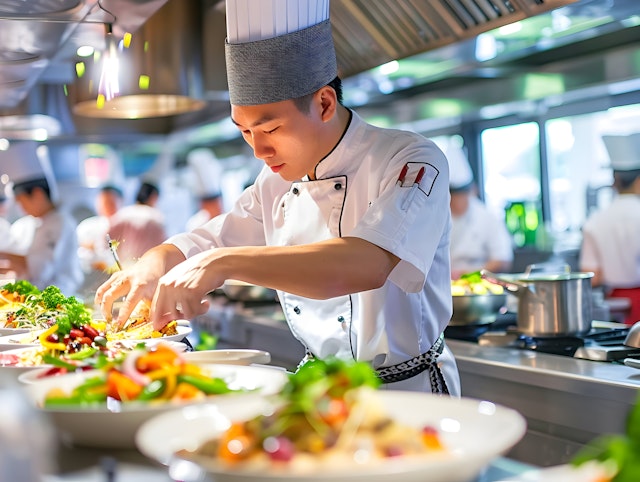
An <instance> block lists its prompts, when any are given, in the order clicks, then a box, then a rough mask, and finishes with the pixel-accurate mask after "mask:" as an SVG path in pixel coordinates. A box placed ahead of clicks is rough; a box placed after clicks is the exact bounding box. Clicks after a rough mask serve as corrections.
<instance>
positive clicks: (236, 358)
mask: <svg viewBox="0 0 640 482" xmlns="http://www.w3.org/2000/svg"><path fill="white" fill-rule="evenodd" d="M182 357H183V358H184V359H185V360H187V361H189V362H191V363H224V364H226V365H251V364H252V363H256V364H258V365H266V364H268V363H270V362H271V354H270V353H269V352H268V351H263V350H250V349H246V350H245V349H241V348H238V349H231V350H201V351H190V352H186V353H183V354H182Z"/></svg>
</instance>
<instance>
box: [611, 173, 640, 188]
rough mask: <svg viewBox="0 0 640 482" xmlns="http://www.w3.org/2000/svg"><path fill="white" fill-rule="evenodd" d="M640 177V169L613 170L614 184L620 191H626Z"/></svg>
mask: <svg viewBox="0 0 640 482" xmlns="http://www.w3.org/2000/svg"><path fill="white" fill-rule="evenodd" d="M638 177H640V169H632V170H629V171H613V185H614V186H615V188H616V189H617V190H618V191H624V190H626V189H629V188H630V187H631V185H632V184H633V183H634V182H635V180H636V179H637V178H638Z"/></svg>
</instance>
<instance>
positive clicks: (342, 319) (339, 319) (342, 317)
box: [338, 315, 344, 323]
mask: <svg viewBox="0 0 640 482" xmlns="http://www.w3.org/2000/svg"><path fill="white" fill-rule="evenodd" d="M338 321H339V322H340V323H344V316H342V315H340V316H338Z"/></svg>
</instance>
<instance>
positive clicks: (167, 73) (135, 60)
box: [68, 0, 205, 119]
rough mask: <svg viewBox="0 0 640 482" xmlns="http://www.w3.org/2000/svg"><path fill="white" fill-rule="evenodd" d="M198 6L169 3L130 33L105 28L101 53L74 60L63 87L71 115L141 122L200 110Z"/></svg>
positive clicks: (200, 61)
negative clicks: (73, 74)
mask: <svg viewBox="0 0 640 482" xmlns="http://www.w3.org/2000/svg"><path fill="white" fill-rule="evenodd" d="M199 4H200V2H183V1H173V0H171V1H169V2H167V3H166V4H165V5H164V6H163V7H161V8H160V9H159V10H158V11H157V12H156V13H155V14H154V15H153V16H151V18H149V20H148V21H147V22H146V23H145V24H144V25H143V26H142V27H141V28H140V29H138V31H136V32H133V33H125V32H122V33H121V34H118V31H117V19H116V20H114V22H113V23H112V24H106V25H105V32H106V34H105V48H104V50H103V51H102V52H100V53H98V54H97V55H94V57H93V58H92V59H89V60H88V61H85V62H80V61H79V62H78V64H77V68H76V74H77V79H76V81H75V82H74V84H73V85H69V86H68V97H69V99H70V101H71V102H72V110H73V113H74V114H75V115H77V116H84V117H95V118H108V119H146V118H153V117H167V116H175V115H178V114H184V113H188V112H194V111H197V110H200V109H202V108H204V107H205V102H204V100H202V97H203V94H202V92H203V88H202V60H201V51H202V46H201V45H200V43H201V21H202V12H201V7H200V6H199Z"/></svg>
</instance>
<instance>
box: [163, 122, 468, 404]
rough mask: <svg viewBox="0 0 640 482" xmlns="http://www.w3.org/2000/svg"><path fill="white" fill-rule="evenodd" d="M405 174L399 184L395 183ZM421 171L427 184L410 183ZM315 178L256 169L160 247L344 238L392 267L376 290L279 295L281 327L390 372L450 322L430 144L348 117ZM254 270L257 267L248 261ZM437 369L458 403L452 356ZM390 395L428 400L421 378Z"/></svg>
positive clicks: (439, 182) (193, 250) (438, 167)
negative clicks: (229, 196)
mask: <svg viewBox="0 0 640 482" xmlns="http://www.w3.org/2000/svg"><path fill="white" fill-rule="evenodd" d="M405 165H408V170H407V174H406V178H405V182H404V183H403V184H402V185H401V183H400V182H398V177H399V175H400V173H401V171H402V168H403V166H405ZM421 168H424V175H423V177H422V180H421V182H420V184H419V186H418V185H416V186H415V187H412V184H413V182H414V180H415V178H416V176H417V174H418V172H419V170H420V169H421ZM315 176H316V180H315V181H310V180H308V178H306V177H305V179H303V180H301V181H298V182H289V181H285V180H284V179H282V178H281V177H280V176H278V175H277V174H274V173H272V172H271V171H270V170H269V169H268V168H264V169H263V170H262V171H261V173H260V174H259V176H258V177H257V179H256V181H255V183H254V184H253V185H252V186H251V187H249V188H248V189H247V190H245V191H244V193H243V194H242V195H241V196H240V198H239V199H238V201H237V202H236V204H235V205H234V207H233V209H232V210H231V211H230V212H228V213H225V214H223V215H221V216H218V217H216V218H214V219H213V220H211V221H209V222H208V223H207V224H205V225H204V226H202V227H201V228H198V229H195V230H194V231H192V232H190V233H185V234H180V235H177V236H174V237H171V238H170V239H169V240H167V242H168V243H172V244H174V245H175V246H177V247H178V248H179V249H180V250H181V251H182V252H183V253H184V254H185V256H187V257H189V256H193V255H195V254H197V253H199V252H201V251H203V250H206V249H209V248H211V247H215V246H244V245H252V246H256V245H271V246H273V245H275V246H290V245H299V244H305V243H311V242H317V241H321V240H324V239H329V238H335V237H342V236H351V237H359V238H362V239H365V240H367V241H369V242H371V243H373V244H376V245H377V246H380V247H381V248H384V249H386V250H388V251H390V252H391V253H393V254H394V255H396V256H398V257H399V258H400V260H401V261H400V263H399V264H398V265H397V266H396V267H395V269H394V270H393V271H392V272H391V274H390V276H389V278H388V280H387V281H386V283H385V284H384V286H382V287H381V288H378V289H375V290H370V291H365V292H362V293H354V294H351V295H346V296H341V297H337V298H332V299H330V300H311V299H307V298H303V297H299V296H294V295H291V294H289V293H284V292H278V297H279V300H280V302H281V304H282V306H283V311H284V313H285V316H286V318H287V322H288V324H289V327H290V329H291V331H292V333H293V334H294V336H296V337H297V338H298V339H299V340H300V341H301V342H302V343H303V345H304V346H305V347H306V348H307V350H308V351H309V352H310V353H312V354H313V355H315V356H317V357H320V358H324V357H327V356H330V355H336V356H339V357H343V358H355V359H358V360H365V361H369V362H371V363H372V365H373V366H374V368H380V367H386V366H390V365H395V364H398V363H401V362H404V361H407V360H408V359H411V358H413V357H416V356H418V355H420V354H422V353H425V352H427V351H428V350H429V348H430V347H431V346H432V345H433V344H434V343H435V341H436V340H437V339H438V337H439V335H440V334H441V333H442V332H443V330H444V328H445V327H446V325H447V323H448V322H449V319H450V318H451V313H452V298H451V280H450V265H449V233H450V229H451V216H450V210H449V166H448V162H447V160H446V158H445V156H444V154H443V153H442V151H440V149H439V148H438V147H437V146H436V144H435V143H433V142H432V141H430V140H428V139H425V138H424V137H422V136H420V135H418V134H415V133H412V132H406V131H400V130H392V129H380V128H377V127H374V126H371V125H369V124H367V123H365V122H364V121H363V120H362V119H361V118H360V117H359V116H358V115H357V114H355V113H353V116H352V119H351V122H350V125H349V127H348V129H347V131H346V133H345V135H344V136H343V138H342V140H341V141H340V143H339V144H338V145H337V146H336V147H335V149H334V150H333V151H332V152H331V153H330V154H329V155H328V156H327V157H326V158H325V159H323V160H322V161H321V162H320V163H319V164H318V165H317V167H316V173H315ZM256 262H259V260H256ZM439 361H441V362H442V363H441V368H442V371H443V374H444V376H445V380H446V381H447V384H448V388H449V391H450V393H451V394H453V395H459V379H458V372H457V367H456V365H455V360H454V358H453V356H452V355H451V352H450V351H449V349H448V348H445V351H444V352H443V354H442V355H441V357H440V359H439ZM386 387H388V388H392V389H409V390H421V391H430V390H431V388H430V384H429V381H428V376H427V374H426V372H424V373H423V374H420V375H418V376H415V377H413V378H411V379H408V380H404V381H402V382H396V383H391V384H388V385H386Z"/></svg>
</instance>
